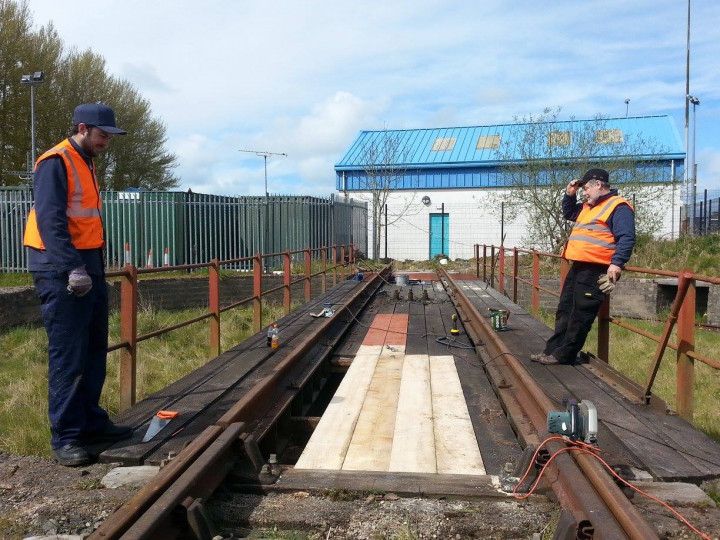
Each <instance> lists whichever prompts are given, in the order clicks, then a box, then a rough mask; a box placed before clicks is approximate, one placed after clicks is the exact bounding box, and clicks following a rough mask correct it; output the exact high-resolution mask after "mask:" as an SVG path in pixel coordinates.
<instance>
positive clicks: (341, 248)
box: [340, 244, 345, 281]
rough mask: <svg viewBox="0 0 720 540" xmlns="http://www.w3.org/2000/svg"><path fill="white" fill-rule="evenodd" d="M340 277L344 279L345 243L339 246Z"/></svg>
mask: <svg viewBox="0 0 720 540" xmlns="http://www.w3.org/2000/svg"><path fill="white" fill-rule="evenodd" d="M340 278H341V279H342V280H343V281H345V244H343V245H341V246H340Z"/></svg>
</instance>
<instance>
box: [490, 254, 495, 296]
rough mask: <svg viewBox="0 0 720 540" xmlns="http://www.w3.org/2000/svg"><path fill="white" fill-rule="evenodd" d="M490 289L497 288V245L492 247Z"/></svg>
mask: <svg viewBox="0 0 720 540" xmlns="http://www.w3.org/2000/svg"><path fill="white" fill-rule="evenodd" d="M490 264H491V267H490V287H492V288H493V289H494V288H495V244H492V245H491V246H490Z"/></svg>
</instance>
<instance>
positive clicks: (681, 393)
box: [676, 279, 697, 422]
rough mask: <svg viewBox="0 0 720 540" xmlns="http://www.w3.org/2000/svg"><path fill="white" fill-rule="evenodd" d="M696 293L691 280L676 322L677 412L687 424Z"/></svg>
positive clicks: (691, 408) (691, 402)
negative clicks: (690, 353)
mask: <svg viewBox="0 0 720 540" xmlns="http://www.w3.org/2000/svg"><path fill="white" fill-rule="evenodd" d="M696 292H697V291H696V281H695V279H691V280H690V285H689V286H688V290H687V293H685V299H684V300H683V303H682V306H680V311H679V312H678V322H677V340H678V344H677V390H676V392H677V412H678V414H679V415H680V416H681V417H682V418H684V419H685V420H687V421H688V422H692V419H693V412H694V409H695V406H694V403H695V402H694V392H693V390H694V386H695V360H693V359H692V358H691V357H690V356H688V352H690V351H694V350H695V299H696Z"/></svg>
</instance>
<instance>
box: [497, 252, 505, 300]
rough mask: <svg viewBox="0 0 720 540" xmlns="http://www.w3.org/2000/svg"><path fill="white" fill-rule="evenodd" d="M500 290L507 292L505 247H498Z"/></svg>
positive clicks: (502, 292)
mask: <svg viewBox="0 0 720 540" xmlns="http://www.w3.org/2000/svg"><path fill="white" fill-rule="evenodd" d="M498 249H499V250H500V251H499V252H498V291H500V294H505V247H504V246H500V247H499V248H498Z"/></svg>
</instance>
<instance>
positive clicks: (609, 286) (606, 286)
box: [597, 274, 615, 295]
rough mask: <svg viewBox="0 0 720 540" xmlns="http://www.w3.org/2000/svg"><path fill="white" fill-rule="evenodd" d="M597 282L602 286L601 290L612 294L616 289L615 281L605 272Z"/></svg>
mask: <svg viewBox="0 0 720 540" xmlns="http://www.w3.org/2000/svg"><path fill="white" fill-rule="evenodd" d="M597 283H598V285H599V286H600V290H601V291H602V292H604V293H605V294H608V295H609V294H612V292H613V291H614V290H615V282H614V281H613V280H611V279H610V278H609V277H608V276H607V274H603V275H602V276H600V278H599V279H598V280H597Z"/></svg>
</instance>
